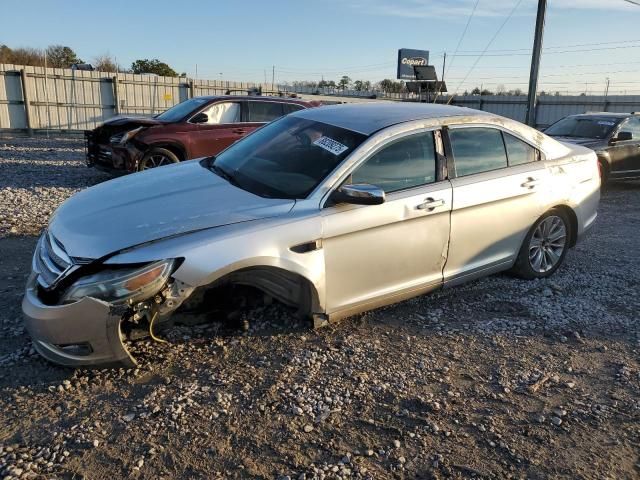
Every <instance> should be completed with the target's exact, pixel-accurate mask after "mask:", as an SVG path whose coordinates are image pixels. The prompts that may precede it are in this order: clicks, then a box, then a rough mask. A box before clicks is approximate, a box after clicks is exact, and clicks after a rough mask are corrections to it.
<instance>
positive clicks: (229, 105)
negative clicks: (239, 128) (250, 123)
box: [204, 102, 240, 125]
mask: <svg viewBox="0 0 640 480" xmlns="http://www.w3.org/2000/svg"><path fill="white" fill-rule="evenodd" d="M204 113H206V114H207V116H208V117H209V120H208V121H207V123H206V124H207V125H218V124H221V123H238V122H239V121H240V104H239V103H233V102H223V103H214V104H213V105H211V106H210V107H209V108H207V109H206V110H205V111H204Z"/></svg>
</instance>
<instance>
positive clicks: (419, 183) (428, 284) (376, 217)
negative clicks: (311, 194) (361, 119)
mask: <svg viewBox="0 0 640 480" xmlns="http://www.w3.org/2000/svg"><path fill="white" fill-rule="evenodd" d="M439 138H440V137H439V132H438V133H434V132H433V131H423V132H420V133H414V134H411V135H408V136H403V137H401V138H397V139H394V140H391V141H388V142H386V143H385V144H383V145H382V146H381V147H380V148H378V149H377V150H376V151H375V152H374V153H373V154H372V155H370V156H369V157H368V158H367V159H365V160H364V162H361V163H360V165H359V166H357V167H356V168H355V169H354V171H353V172H352V173H351V175H350V176H349V178H347V179H346V180H345V181H344V182H343V184H347V183H351V184H357V183H367V184H371V185H376V186H378V187H381V188H383V189H384V191H385V194H386V201H385V202H384V203H383V204H381V205H368V206H356V205H345V204H339V205H333V206H328V207H326V208H324V209H323V210H322V221H323V249H324V255H325V271H326V292H327V293H326V295H327V300H326V302H327V311H328V313H329V314H332V313H335V312H347V311H350V310H352V311H357V310H360V309H362V308H371V307H373V306H375V305H376V304H383V303H388V302H389V300H394V299H398V300H400V299H401V298H403V297H408V296H412V295H415V294H417V293H421V292H424V291H427V290H429V289H433V288H435V287H437V286H439V285H441V283H442V267H443V266H444V261H445V259H446V256H447V244H448V240H449V212H450V209H451V185H450V183H449V182H448V181H447V180H442V178H439V177H438V176H437V174H436V171H437V168H436V164H437V159H438V154H437V153H436V152H437V150H436V143H438V142H439V143H440V144H441V142H440V140H439Z"/></svg>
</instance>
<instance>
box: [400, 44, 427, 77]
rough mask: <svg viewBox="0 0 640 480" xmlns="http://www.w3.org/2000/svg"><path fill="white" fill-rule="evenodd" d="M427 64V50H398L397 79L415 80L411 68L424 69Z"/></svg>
mask: <svg viewBox="0 0 640 480" xmlns="http://www.w3.org/2000/svg"><path fill="white" fill-rule="evenodd" d="M428 64H429V51H428V50H413V49H411V48H401V49H400V50H398V78H401V79H404V80H415V79H416V74H415V71H414V69H413V67H424V66H427V65H428Z"/></svg>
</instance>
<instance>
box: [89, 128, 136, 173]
mask: <svg viewBox="0 0 640 480" xmlns="http://www.w3.org/2000/svg"><path fill="white" fill-rule="evenodd" d="M85 141H86V163H87V166H88V167H94V168H96V169H98V170H101V171H103V172H107V173H110V174H112V175H122V174H125V173H131V172H136V171H137V170H138V163H139V162H140V160H141V159H142V157H143V155H144V152H143V150H141V149H140V148H138V147H137V146H136V145H134V144H133V143H131V142H128V143H125V144H124V145H121V144H111V143H101V142H100V141H99V140H98V139H97V138H96V136H95V134H94V132H91V131H86V132H85Z"/></svg>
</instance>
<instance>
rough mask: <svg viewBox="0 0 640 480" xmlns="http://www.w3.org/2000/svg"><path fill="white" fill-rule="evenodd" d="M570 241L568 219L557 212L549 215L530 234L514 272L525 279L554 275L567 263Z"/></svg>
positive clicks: (550, 212) (563, 214) (538, 222)
mask: <svg viewBox="0 0 640 480" xmlns="http://www.w3.org/2000/svg"><path fill="white" fill-rule="evenodd" d="M570 238H571V224H570V222H569V219H568V218H567V215H566V214H565V213H564V212H562V211H561V210H556V209H554V210H551V211H549V212H547V213H546V214H545V215H544V216H543V217H542V218H540V219H539V220H538V221H537V222H536V223H535V225H534V226H533V227H531V230H529V233H528V234H527V236H526V238H525V239H524V243H523V245H522V248H521V249H520V253H519V255H518V259H517V260H516V264H515V265H514V268H513V270H512V271H513V272H514V273H515V274H516V275H518V276H519V277H522V278H526V279H532V278H546V277H549V276H551V275H553V273H554V272H555V271H556V270H557V269H558V267H560V265H561V264H562V262H563V261H564V257H565V255H566V254H567V250H568V249H569V239H570Z"/></svg>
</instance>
